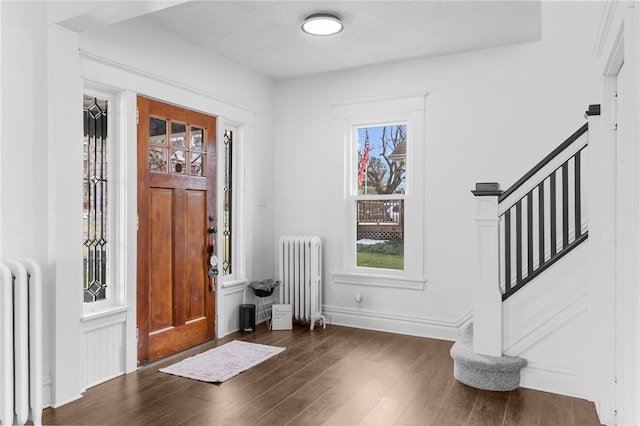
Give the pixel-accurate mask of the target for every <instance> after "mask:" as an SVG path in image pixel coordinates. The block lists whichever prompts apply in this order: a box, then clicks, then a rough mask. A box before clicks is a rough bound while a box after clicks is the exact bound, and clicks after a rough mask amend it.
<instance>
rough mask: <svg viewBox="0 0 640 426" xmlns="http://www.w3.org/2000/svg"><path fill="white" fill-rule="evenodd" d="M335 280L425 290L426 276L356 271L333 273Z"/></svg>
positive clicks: (351, 283)
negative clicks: (397, 275) (409, 276)
mask: <svg viewBox="0 0 640 426" xmlns="http://www.w3.org/2000/svg"><path fill="white" fill-rule="evenodd" d="M333 281H334V282H335V283H337V284H346V285H359V286H367V287H384V288H401V289H406V290H424V289H425V287H426V283H427V280H426V278H420V279H415V278H407V277H394V276H391V275H378V274H375V275H374V274H363V273H356V272H341V273H337V274H333Z"/></svg>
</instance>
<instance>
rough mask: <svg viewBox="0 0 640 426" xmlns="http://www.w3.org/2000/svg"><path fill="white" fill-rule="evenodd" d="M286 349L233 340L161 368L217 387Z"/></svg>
mask: <svg viewBox="0 0 640 426" xmlns="http://www.w3.org/2000/svg"><path fill="white" fill-rule="evenodd" d="M285 349H286V348H281V347H276V346H268V345H260V344H257V343H250V342H243V341H241V340H234V341H232V342H229V343H225V344H224V345H222V346H218V347H217V348H213V349H211V350H208V351H207V352H203V353H201V354H198V355H195V356H192V357H190V358H186V359H183V360H182V361H180V362H178V363H176V364H173V365H170V366H169V367H166V368H161V369H160V371H161V372H163V373H168V374H173V375H176V376H182V377H187V378H189V379H194V380H200V381H203V382H211V383H221V382H224V381H225V380H228V379H230V378H232V377H233V376H235V375H238V374H240V373H242V372H243V371H245V370H248V369H249V368H251V367H253V366H255V365H258V364H260V363H261V362H263V361H266V360H268V359H269V358H271V357H272V356H274V355H277V354H279V353H280V352H283V351H284V350H285Z"/></svg>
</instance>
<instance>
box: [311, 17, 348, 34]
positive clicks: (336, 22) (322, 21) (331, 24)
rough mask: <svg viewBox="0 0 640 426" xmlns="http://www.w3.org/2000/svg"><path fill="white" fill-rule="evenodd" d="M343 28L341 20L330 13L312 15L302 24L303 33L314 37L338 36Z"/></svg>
mask: <svg viewBox="0 0 640 426" xmlns="http://www.w3.org/2000/svg"><path fill="white" fill-rule="evenodd" d="M343 28H344V25H342V22H340V18H338V17H337V16H335V15H331V14H328V13H316V14H314V15H310V16H308V17H307V19H305V20H304V22H303V23H302V31H304V32H305V33H307V34H312V35H325V36H326V35H333V34H338V33H339V32H340V31H342V29H343Z"/></svg>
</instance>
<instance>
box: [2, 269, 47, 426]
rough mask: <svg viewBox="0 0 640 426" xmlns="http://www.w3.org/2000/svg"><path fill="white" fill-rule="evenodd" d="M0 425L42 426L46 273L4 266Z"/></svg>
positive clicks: (38, 270)
mask: <svg viewBox="0 0 640 426" xmlns="http://www.w3.org/2000/svg"><path fill="white" fill-rule="evenodd" d="M0 316H1V319H2V323H1V324H0V326H1V329H0V346H1V347H2V348H3V350H2V351H1V352H0V424H2V425H12V424H21V425H23V424H25V423H27V420H29V419H30V420H31V421H32V422H33V424H35V425H40V424H42V273H41V270H40V266H39V265H38V264H37V263H36V262H34V261H32V260H22V261H19V262H18V261H12V260H11V261H6V262H3V263H0Z"/></svg>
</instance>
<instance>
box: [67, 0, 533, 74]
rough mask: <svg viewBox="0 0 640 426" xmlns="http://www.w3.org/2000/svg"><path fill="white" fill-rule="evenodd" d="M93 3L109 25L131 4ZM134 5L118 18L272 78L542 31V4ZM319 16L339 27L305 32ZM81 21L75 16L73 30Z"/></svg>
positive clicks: (213, 1) (516, 39) (396, 0)
mask: <svg viewBox="0 0 640 426" xmlns="http://www.w3.org/2000/svg"><path fill="white" fill-rule="evenodd" d="M72 3H76V2H72ZM87 3H89V2H87ZM98 3H103V5H104V4H105V3H106V4H107V5H108V6H103V8H102V10H98V11H97V12H96V13H98V12H99V13H101V15H100V16H99V18H100V19H102V20H104V19H105V17H106V16H108V17H109V18H110V19H111V20H114V18H113V16H114V15H115V13H114V10H113V9H114V8H120V9H122V7H123V6H122V5H123V4H126V3H129V2H98ZM132 3H133V4H134V5H135V6H136V7H137V9H135V12H131V11H129V15H126V14H123V18H121V19H122V20H124V19H125V17H126V18H127V19H128V18H131V17H137V18H139V19H143V20H144V21H146V22H148V23H150V24H153V25H155V26H157V27H160V28H162V29H164V30H165V31H167V32H169V33H172V34H173V35H175V36H177V37H180V38H182V39H184V40H186V41H188V42H190V43H193V44H195V45H197V46H200V47H202V48H203V49H205V50H208V51H211V52H215V53H217V54H219V55H222V56H225V57H227V58H229V59H231V60H233V61H236V62H238V63H240V64H243V65H245V66H247V67H249V68H252V69H254V70H255V71H257V72H259V73H261V74H264V75H266V76H268V77H270V78H272V79H274V80H284V79H290V78H296V77H303V76H307V75H311V74H317V73H323V72H329V71H335V70H340V69H347V68H354V67H359V66H363V65H370V64H375V63H382V62H392V61H397V60H403V59H410V58H420V57H430V56H439V55H446V54H451V53H458V52H464V51H469V50H475V49H483V48H488V47H495V46H502V45H507V44H512V43H520V42H528V41H534V40H539V39H540V34H541V22H540V21H541V17H540V15H541V11H540V8H541V5H540V0H535V1H533V0H531V1H528V0H512V1H509V0H498V1H482V0H475V1H458V0H455V1H452V0H447V1H432V0H422V1H420V0H414V1H403V0H392V1H381V0H377V1H362V0H359V1H358V0H349V1H317V0H316V1H307V0H297V1H269V0H261V1H245V0H235V1H219V0H209V1H174V2H170V1H165V2H163V1H151V2H147V3H146V6H144V7H146V10H144V7H143V5H144V2H132ZM141 3H142V4H141ZM105 9H109V10H105ZM75 10H77V3H76V6H75ZM321 12H327V13H333V14H335V15H337V16H339V17H340V18H341V19H342V21H343V22H344V25H345V28H344V30H343V31H342V32H341V33H339V34H337V35H335V36H329V37H322V36H311V35H308V34H305V33H303V32H302V31H301V29H300V25H301V24H302V21H303V20H304V18H305V17H307V16H308V15H311V14H314V13H321ZM76 13H77V12H76ZM80 18H82V19H80ZM80 22H84V23H85V24H80ZM86 22H87V18H86V16H84V17H77V19H75V25H76V30H78V29H80V30H81V29H82V28H80V26H81V25H86ZM73 23H74V20H69V22H67V24H68V26H70V27H73Z"/></svg>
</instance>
